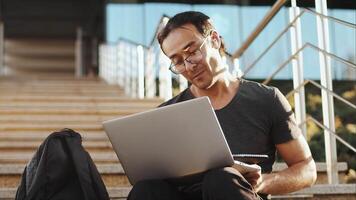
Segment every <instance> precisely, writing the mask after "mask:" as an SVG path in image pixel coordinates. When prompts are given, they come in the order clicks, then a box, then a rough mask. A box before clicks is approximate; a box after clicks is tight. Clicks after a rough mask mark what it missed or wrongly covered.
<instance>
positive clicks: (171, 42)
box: [162, 24, 202, 57]
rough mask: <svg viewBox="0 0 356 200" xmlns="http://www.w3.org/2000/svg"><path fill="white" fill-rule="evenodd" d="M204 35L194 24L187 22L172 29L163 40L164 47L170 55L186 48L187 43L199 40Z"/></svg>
mask: <svg viewBox="0 0 356 200" xmlns="http://www.w3.org/2000/svg"><path fill="white" fill-rule="evenodd" d="M201 37H202V35H201V34H200V33H199V31H198V30H197V29H196V28H195V26H194V25H192V24H186V25H183V26H181V27H178V28H176V29H174V30H172V31H171V32H170V33H169V34H168V36H167V37H166V38H165V39H164V40H163V43H162V48H163V51H164V52H165V54H166V55H167V56H168V57H171V56H172V55H174V54H175V53H177V52H179V51H181V50H184V49H185V48H186V45H187V44H190V43H192V42H195V41H197V40H198V39H199V38H201Z"/></svg>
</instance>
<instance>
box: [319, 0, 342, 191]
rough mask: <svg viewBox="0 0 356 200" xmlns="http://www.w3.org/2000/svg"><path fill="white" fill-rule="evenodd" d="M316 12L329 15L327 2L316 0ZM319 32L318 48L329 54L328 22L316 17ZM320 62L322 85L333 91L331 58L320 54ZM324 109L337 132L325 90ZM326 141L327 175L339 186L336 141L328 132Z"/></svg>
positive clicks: (328, 123) (329, 125)
mask: <svg viewBox="0 0 356 200" xmlns="http://www.w3.org/2000/svg"><path fill="white" fill-rule="evenodd" d="M315 9H316V12H319V13H321V14H323V15H325V16H327V15H328V13H327V2H326V0H315ZM316 22H317V31H318V47H319V48H320V49H323V50H325V51H327V52H329V49H330V44H329V26H328V20H327V19H326V18H322V17H320V16H316ZM319 62H320V82H321V85H322V86H324V87H325V88H327V89H328V90H330V91H332V90H333V89H332V76H331V69H330V68H331V67H330V58H329V57H328V56H327V55H325V54H323V52H319ZM321 97H322V107H323V122H324V125H325V126H326V127H327V128H328V129H329V130H331V131H333V132H335V120H334V99H333V96H332V95H331V94H329V93H328V92H327V91H325V90H321ZM324 139H325V156H326V165H327V174H328V182H329V184H337V183H338V182H339V179H338V172H337V154H336V139H335V137H334V136H333V135H332V134H331V133H330V132H329V131H328V130H324Z"/></svg>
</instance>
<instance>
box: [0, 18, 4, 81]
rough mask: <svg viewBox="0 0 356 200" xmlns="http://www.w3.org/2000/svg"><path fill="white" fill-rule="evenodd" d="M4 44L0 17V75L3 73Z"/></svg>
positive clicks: (2, 25)
mask: <svg viewBox="0 0 356 200" xmlns="http://www.w3.org/2000/svg"><path fill="white" fill-rule="evenodd" d="M4 46H5V40H4V22H2V21H1V19H0V75H4V74H5V61H4V59H5V56H4V49H5V48H4Z"/></svg>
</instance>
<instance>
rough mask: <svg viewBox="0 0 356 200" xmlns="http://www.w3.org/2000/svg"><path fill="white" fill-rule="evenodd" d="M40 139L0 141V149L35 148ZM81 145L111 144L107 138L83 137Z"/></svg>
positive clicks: (106, 147) (103, 147) (104, 145)
mask: <svg viewBox="0 0 356 200" xmlns="http://www.w3.org/2000/svg"><path fill="white" fill-rule="evenodd" d="M41 143H42V141H3V140H2V141H0V152H1V150H4V149H5V150H14V151H20V150H21V149H27V150H36V149H38V147H39V146H40V145H41ZM83 146H84V147H85V148H86V149H96V150H98V149H108V150H111V149H112V146H111V143H110V141H109V140H108V139H104V140H102V141H90V140H86V139H85V138H84V139H83Z"/></svg>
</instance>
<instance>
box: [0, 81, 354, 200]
mask: <svg viewBox="0 0 356 200" xmlns="http://www.w3.org/2000/svg"><path fill="white" fill-rule="evenodd" d="M47 77H51V78H45V77H44V76H43V75H40V76H31V77H29V76H21V77H0V200H5V199H8V200H10V199H14V197H15V193H16V188H17V186H18V184H19V181H20V177H21V174H22V172H23V169H24V167H25V165H26V163H27V162H28V161H29V160H30V159H31V157H32V155H33V154H34V152H35V151H36V149H37V148H38V146H39V145H40V144H41V142H42V141H43V140H44V139H45V138H46V137H47V136H48V135H49V134H50V133H52V132H54V131H58V130H60V129H62V128H65V127H66V128H71V129H74V130H76V131H77V132H79V133H80V134H81V135H82V137H83V145H84V147H85V149H86V150H87V151H88V152H89V153H90V155H91V157H92V158H93V160H94V162H95V164H96V166H97V168H98V170H99V172H100V174H101V176H102V178H103V180H104V183H105V185H106V187H107V189H108V192H109V195H110V197H111V198H112V199H125V198H126V196H127V194H128V192H129V191H130V188H131V186H130V184H129V182H128V179H127V178H126V176H125V173H124V171H123V169H122V166H121V165H120V163H119V161H118V159H117V157H116V155H115V153H114V152H113V150H112V146H111V144H110V142H109V140H108V138H107V136H106V134H105V133H104V132H103V129H102V125H101V122H102V121H104V120H107V119H111V118H114V117H118V116H124V115H128V114H133V113H137V112H141V111H144V110H148V109H152V108H154V107H156V106H158V105H159V104H160V103H162V100H160V99H146V100H138V99H131V98H127V97H125V96H124V92H123V91H122V90H121V89H120V88H118V87H117V86H110V85H107V84H106V83H104V82H102V81H100V80H98V79H94V78H93V79H88V78H87V79H74V78H73V77H71V76H63V75H61V76H53V75H52V76H47ZM285 167H286V166H285V165H284V164H280V163H277V164H275V165H274V169H273V170H274V171H280V170H282V169H284V168H285ZM337 168H338V171H339V176H340V180H342V179H343V177H344V176H345V173H346V171H347V165H346V163H338V166H337ZM317 169H318V180H317V184H318V185H316V186H315V187H313V188H308V189H306V190H303V191H300V192H297V193H295V194H292V195H287V196H273V199H339V200H341V199H356V195H355V194H356V187H355V184H340V185H334V186H333V185H326V182H327V178H326V166H325V163H317Z"/></svg>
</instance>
